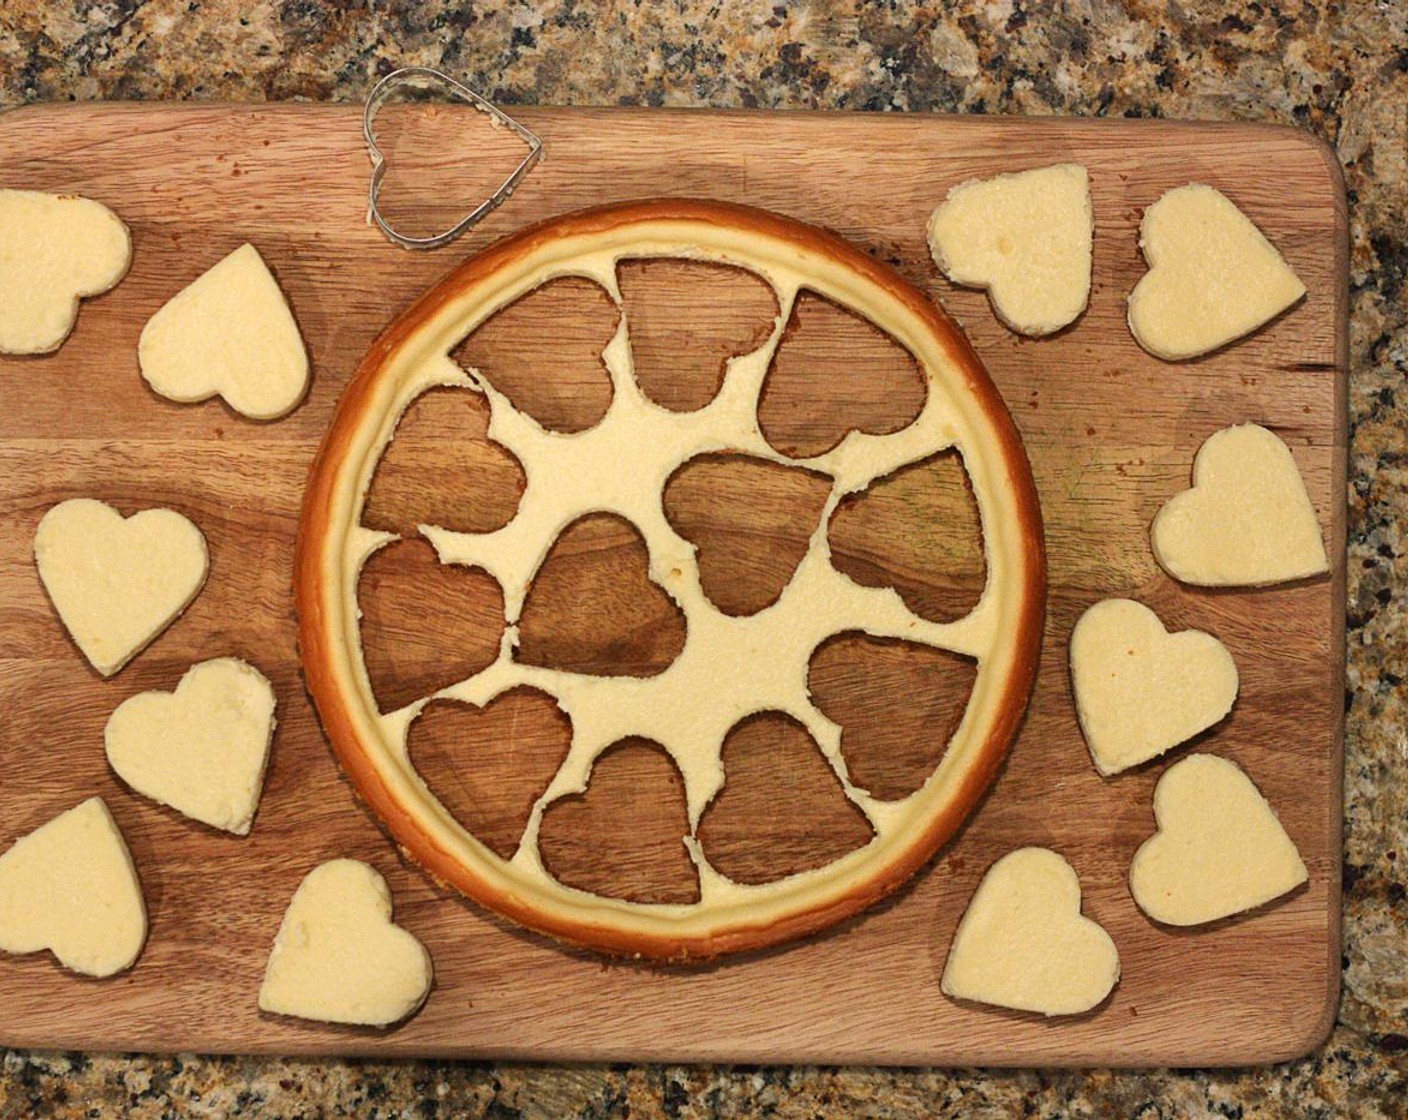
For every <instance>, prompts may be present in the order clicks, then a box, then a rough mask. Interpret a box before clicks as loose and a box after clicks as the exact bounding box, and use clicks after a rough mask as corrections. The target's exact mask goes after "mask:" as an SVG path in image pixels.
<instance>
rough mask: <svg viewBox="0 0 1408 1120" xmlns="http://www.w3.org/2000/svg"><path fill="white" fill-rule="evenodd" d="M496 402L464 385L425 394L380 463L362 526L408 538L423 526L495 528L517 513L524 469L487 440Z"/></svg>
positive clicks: (475, 530)
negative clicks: (492, 406) (491, 414)
mask: <svg viewBox="0 0 1408 1120" xmlns="http://www.w3.org/2000/svg"><path fill="white" fill-rule="evenodd" d="M488 430H489V402H488V400H487V399H486V398H485V397H484V396H483V395H482V394H480V393H476V392H473V391H471V390H469V389H464V388H449V387H437V388H434V389H430V390H428V391H427V392H424V393H422V394H421V395H420V396H418V397H417V398H416V399H415V400H413V401H412V402H411V404H410V406H409V407H408V408H407V409H406V411H405V412H404V413H402V415H401V419H400V421H399V422H398V423H397V425H396V435H395V438H394V440H393V442H392V443H391V445H390V446H389V447H387V449H386V453H385V454H384V455H383V456H382V457H381V460H380V462H378V463H377V465H376V472H375V473H374V474H373V475H372V484H371V487H370V488H369V489H368V491H367V500H366V505H365V506H364V508H363V510H362V524H364V525H366V526H367V527H368V528H371V529H382V530H385V531H387V532H391V533H396V534H397V535H398V536H402V537H412V536H415V534H416V532H417V526H419V525H438V526H440V527H441V528H442V529H453V530H455V531H456V532H460V533H492V532H493V531H494V530H495V529H499V528H502V527H503V526H504V525H507V524H508V523H509V521H510V520H512V518H513V516H514V514H515V513H517V512H518V503H519V501H520V499H521V498H522V497H523V488H524V485H525V482H526V479H525V476H524V473H523V467H522V465H521V464H520V463H519V462H518V460H517V459H516V458H515V457H514V456H513V455H512V454H511V453H510V452H509V451H507V450H506V449H505V448H503V447H502V446H500V445H499V444H497V443H494V442H493V441H492V440H490V439H489V437H488Z"/></svg>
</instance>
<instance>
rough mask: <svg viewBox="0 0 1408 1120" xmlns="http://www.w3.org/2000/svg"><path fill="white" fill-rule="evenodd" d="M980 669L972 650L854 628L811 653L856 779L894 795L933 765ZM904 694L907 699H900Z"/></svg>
mask: <svg viewBox="0 0 1408 1120" xmlns="http://www.w3.org/2000/svg"><path fill="white" fill-rule="evenodd" d="M977 676H978V666H977V663H976V662H975V661H974V660H973V659H972V658H971V657H964V656H962V655H960V654H957V653H952V652H950V651H949V650H945V649H935V648H933V647H931V646H925V645H920V644H918V643H916V642H906V641H901V640H899V639H891V638H872V637H871V636H870V635H869V634H862V633H857V632H850V633H843V634H837V635H835V636H834V637H832V638H829V639H827V640H826V641H825V642H823V643H822V644H821V645H820V646H818V647H817V648H816V650H815V652H813V653H812V658H811V663H810V666H809V667H808V671H807V687H808V689H809V690H810V692H811V694H812V701H813V703H815V704H816V706H817V708H818V710H819V711H820V712H821V713H822V715H824V716H826V718H827V719H829V720H831V721H832V722H833V723H835V724H837V725H839V726H840V728H841V756H842V757H843V758H844V759H845V760H846V771H847V773H848V775H849V776H850V779H851V782H852V784H854V785H855V786H857V787H859V788H860V789H863V790H865V791H866V792H867V793H869V794H870V795H871V796H872V797H877V798H880V799H881V800H884V801H896V800H899V799H900V798H902V797H908V796H909V795H910V794H911V793H913V792H914V791H915V790H917V789H918V788H919V787H920V786H922V785H923V784H924V783H925V782H926V781H928V779H929V775H930V774H932V773H933V772H934V768H935V767H936V766H937V765H938V764H939V760H940V759H942V758H943V756H944V751H945V750H947V749H948V743H949V740H950V739H952V738H953V733H954V732H955V731H957V730H958V724H959V722H960V721H961V720H962V719H963V713H964V712H965V711H966V710H967V708H968V699H969V697H970V696H971V695H972V692H973V682H974V681H975V680H976V679H977ZM900 696H903V697H904V703H902V704H897V703H896V702H895V698H896V697H900Z"/></svg>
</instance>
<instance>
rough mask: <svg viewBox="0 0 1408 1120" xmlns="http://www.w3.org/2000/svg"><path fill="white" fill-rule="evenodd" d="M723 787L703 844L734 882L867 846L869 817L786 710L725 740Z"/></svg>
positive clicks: (779, 874) (770, 878) (793, 871)
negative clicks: (847, 795)
mask: <svg viewBox="0 0 1408 1120" xmlns="http://www.w3.org/2000/svg"><path fill="white" fill-rule="evenodd" d="M722 761H723V768H724V786H723V789H721V790H720V791H719V792H718V793H717V794H715V795H714V799H713V800H712V801H710V802H709V805H708V807H707V808H705V810H704V815H703V817H702V818H701V819H700V821H699V843H700V846H701V847H702V848H703V849H704V854H705V855H706V856H708V858H709V862H710V863H711V864H712V865H713V867H714V869H715V870H716V871H719V872H721V873H722V874H724V875H726V876H728V877H729V878H730V879H732V880H733V881H734V882H735V883H750V884H757V883H771V882H775V881H776V880H778V879H785V878H786V877H787V876H789V875H797V874H799V873H801V872H803V871H808V870H811V869H812V868H816V867H824V866H825V865H826V864H828V863H831V862H832V861H833V860H837V859H840V858H841V857H842V856H844V855H845V854H846V853H847V852H851V851H854V850H855V849H856V848H859V847H862V846H863V845H865V844H868V843H869V842H870V840H871V838H872V837H873V836H874V835H875V833H874V830H873V829H872V828H871V827H870V822H869V821H867V820H866V819H865V814H864V813H862V812H861V811H860V809H859V808H857V807H856V806H855V805H854V804H853V803H852V802H851V801H849V800H848V799H847V798H846V794H845V791H844V790H843V789H842V787H841V782H840V780H839V779H838V778H837V777H836V773H835V771H833V770H832V769H831V764H830V763H828V762H827V761H826V758H825V757H824V756H823V755H822V753H821V749H820V748H819V747H818V746H817V744H816V740H815V739H813V738H812V737H811V735H810V734H809V733H808V731H807V729H806V728H805V727H803V726H802V725H801V724H800V723H798V722H797V721H796V720H795V719H793V718H792V717H790V716H786V715H783V714H782V713H781V712H763V713H760V714H758V715H755V716H750V717H749V718H747V719H744V720H743V721H741V722H740V723H738V724H736V725H735V726H734V727H733V729H732V730H730V731H729V733H728V735H727V736H726V737H725V738H724V745H723V752H722Z"/></svg>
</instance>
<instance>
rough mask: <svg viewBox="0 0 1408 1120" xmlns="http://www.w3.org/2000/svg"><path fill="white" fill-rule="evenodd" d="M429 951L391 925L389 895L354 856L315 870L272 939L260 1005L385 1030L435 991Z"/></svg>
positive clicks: (282, 1012) (377, 876) (373, 872)
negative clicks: (383, 1028)
mask: <svg viewBox="0 0 1408 1120" xmlns="http://www.w3.org/2000/svg"><path fill="white" fill-rule="evenodd" d="M431 978H432V971H431V963H430V954H429V953H428V952H426V949H425V946H424V945H422V944H421V943H420V942H419V941H418V940H416V938H415V937H414V936H412V935H411V934H410V933H408V932H407V931H406V930H404V929H402V928H401V927H400V926H396V925H392V924H391V892H390V890H389V889H388V888H387V886H386V880H385V879H383V878H382V877H381V875H380V874H378V873H377V871H376V870H375V869H374V868H372V867H369V866H367V864H365V863H362V862H361V861H360V860H355V859H335V860H331V861H330V862H328V863H324V864H322V865H320V866H318V867H315V868H314V869H313V870H312V871H310V872H309V873H308V875H307V877H306V878H305V879H304V880H303V882H302V883H300V884H299V886H298V890H297V891H295V892H294V895H293V901H292V902H290V903H289V907H288V911H287V912H286V913H285V914H284V920H283V923H282V924H281V925H280V926H279V932H278V935H277V936H276V937H275V938H274V948H273V951H272V952H271V953H270V954H269V964H268V966H267V967H266V969H265V971H264V983H263V984H262V985H261V986H260V988H259V1009H260V1010H261V1011H271V1012H273V1013H274V1014H275V1015H294V1016H297V1017H298V1018H300V1019H316V1020H318V1021H320V1022H324V1023H353V1024H357V1025H360V1026H370V1027H386V1026H390V1025H391V1024H392V1023H397V1022H400V1021H401V1020H402V1019H404V1018H406V1017H407V1016H408V1015H410V1014H411V1013H412V1012H414V1011H415V1010H417V1009H418V1008H419V1007H420V1005H421V1004H422V1003H424V1002H425V997H426V996H427V995H428V994H429V993H430V981H431Z"/></svg>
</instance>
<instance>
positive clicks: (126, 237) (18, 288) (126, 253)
mask: <svg viewBox="0 0 1408 1120" xmlns="http://www.w3.org/2000/svg"><path fill="white" fill-rule="evenodd" d="M131 263H132V238H131V235H130V234H129V233H128V232H127V227H126V226H125V225H124V224H123V223H122V219H121V218H119V217H118V216H117V215H116V214H114V213H113V212H112V211H111V210H109V209H108V208H107V207H106V206H104V205H103V204H102V203H101V202H94V201H93V200H92V199H91V198H77V197H74V196H71V195H56V194H44V193H42V192H40V191H8V190H0V354H48V353H50V352H51V351H54V350H57V349H58V348H59V347H60V346H61V345H62V344H63V341H64V339H66V338H67V337H68V335H69V332H70V331H71V330H73V324H74V322H75V320H76V319H77V318H78V301H79V300H80V299H82V298H84V297H85V296H95V295H98V294H100V293H102V292H106V291H107V290H108V289H110V288H112V287H113V286H114V285H116V284H117V282H118V281H119V280H121V279H122V278H123V277H124V276H126V275H127V268H128V265H130V264H131Z"/></svg>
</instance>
